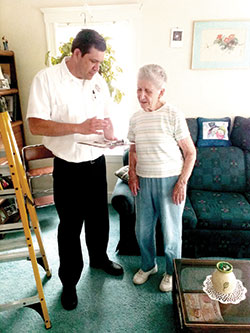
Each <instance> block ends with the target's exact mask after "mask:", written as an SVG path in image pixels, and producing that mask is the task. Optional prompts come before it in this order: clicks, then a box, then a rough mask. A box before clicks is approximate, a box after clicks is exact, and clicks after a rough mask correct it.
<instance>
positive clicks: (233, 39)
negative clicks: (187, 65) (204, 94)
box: [191, 20, 250, 69]
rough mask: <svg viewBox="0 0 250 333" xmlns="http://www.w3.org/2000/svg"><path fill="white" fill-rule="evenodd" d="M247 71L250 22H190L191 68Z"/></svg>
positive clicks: (249, 52)
mask: <svg viewBox="0 0 250 333" xmlns="http://www.w3.org/2000/svg"><path fill="white" fill-rule="evenodd" d="M247 68H250V21H248V20H246V21H194V24H193V47H192V60H191V69H247Z"/></svg>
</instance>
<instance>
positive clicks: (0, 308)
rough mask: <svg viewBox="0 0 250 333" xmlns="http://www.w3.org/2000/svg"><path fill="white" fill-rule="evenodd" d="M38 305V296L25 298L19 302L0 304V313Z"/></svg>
mask: <svg viewBox="0 0 250 333" xmlns="http://www.w3.org/2000/svg"><path fill="white" fill-rule="evenodd" d="M36 303H40V300H39V297H38V295H36V296H32V297H28V298H23V299H20V300H18V301H14V302H10V303H5V304H0V312H2V311H6V310H13V309H18V308H22V307H24V306H28V305H31V304H36Z"/></svg>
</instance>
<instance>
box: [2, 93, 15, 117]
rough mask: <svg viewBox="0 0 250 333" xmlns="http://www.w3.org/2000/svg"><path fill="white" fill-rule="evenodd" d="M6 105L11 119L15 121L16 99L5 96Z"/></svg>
mask: <svg viewBox="0 0 250 333" xmlns="http://www.w3.org/2000/svg"><path fill="white" fill-rule="evenodd" d="M4 98H5V101H6V105H7V110H8V112H9V115H10V118H11V119H13V115H14V97H13V96H4Z"/></svg>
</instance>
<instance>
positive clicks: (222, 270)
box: [212, 261, 237, 294]
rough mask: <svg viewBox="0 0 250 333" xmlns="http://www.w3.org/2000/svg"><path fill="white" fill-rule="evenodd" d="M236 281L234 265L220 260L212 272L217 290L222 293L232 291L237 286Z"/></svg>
mask: <svg viewBox="0 0 250 333" xmlns="http://www.w3.org/2000/svg"><path fill="white" fill-rule="evenodd" d="M236 282H237V280H236V277H235V275H234V273H233V265H231V264H230V263H229V262H226V261H219V262H218V263H217V264H216V269H215V271H214V272H213V274H212V284H213V287H214V289H215V291H217V292H219V293H222V294H229V293H232V292H233V291H234V289H235V287H236Z"/></svg>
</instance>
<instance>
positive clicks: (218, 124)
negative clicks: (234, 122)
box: [197, 117, 231, 147]
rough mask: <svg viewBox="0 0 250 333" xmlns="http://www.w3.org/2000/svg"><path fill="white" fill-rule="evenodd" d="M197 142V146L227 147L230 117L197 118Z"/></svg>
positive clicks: (228, 143) (229, 144) (228, 144)
mask: <svg viewBox="0 0 250 333" xmlns="http://www.w3.org/2000/svg"><path fill="white" fill-rule="evenodd" d="M197 122H198V142H197V147H228V146H231V142H230V140H229V133H230V125H231V119H230V118H229V117H225V118H202V117H199V118H197Z"/></svg>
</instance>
